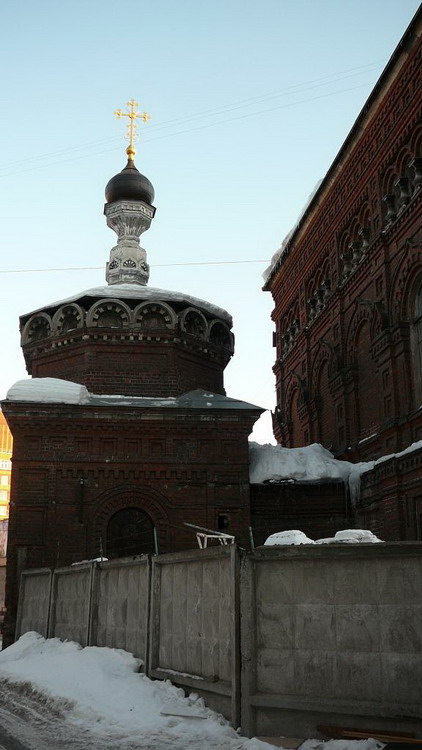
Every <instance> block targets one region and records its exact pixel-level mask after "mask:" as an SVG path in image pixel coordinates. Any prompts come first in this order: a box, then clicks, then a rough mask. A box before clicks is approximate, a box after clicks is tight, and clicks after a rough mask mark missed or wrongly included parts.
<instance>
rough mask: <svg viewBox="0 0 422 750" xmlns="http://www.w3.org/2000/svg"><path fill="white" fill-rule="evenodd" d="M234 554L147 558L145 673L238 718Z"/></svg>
mask: <svg viewBox="0 0 422 750" xmlns="http://www.w3.org/2000/svg"><path fill="white" fill-rule="evenodd" d="M237 565H238V552H237V548H236V547H235V546H231V547H226V548H220V547H219V548H215V547H214V548H210V549H206V550H202V551H201V552H199V551H198V550H193V551H189V552H184V553H176V554H171V555H162V556H160V557H157V558H154V559H153V576H152V581H153V584H152V613H151V645H150V674H151V676H153V677H160V678H165V677H168V678H169V679H172V680H173V682H176V683H177V684H178V685H181V686H183V687H185V688H187V689H189V688H193V689H194V690H195V691H196V692H200V694H201V695H204V696H205V697H206V699H207V701H208V703H209V705H210V706H212V707H214V708H216V709H217V710H219V711H222V712H223V713H224V714H225V715H226V716H229V717H230V718H231V720H232V721H233V722H234V723H236V721H237V720H238V716H239V632H238V593H237V588H238V575H237Z"/></svg>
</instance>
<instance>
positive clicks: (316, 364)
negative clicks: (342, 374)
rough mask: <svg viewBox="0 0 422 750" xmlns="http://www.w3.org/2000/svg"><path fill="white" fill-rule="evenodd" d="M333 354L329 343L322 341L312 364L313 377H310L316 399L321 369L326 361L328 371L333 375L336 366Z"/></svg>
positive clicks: (312, 391) (312, 393)
mask: <svg viewBox="0 0 422 750" xmlns="http://www.w3.org/2000/svg"><path fill="white" fill-rule="evenodd" d="M332 360H333V356H332V351H330V349H329V347H328V346H327V344H326V343H325V342H323V341H320V342H319V344H318V348H317V351H316V354H315V355H314V359H313V362H312V364H311V368H310V370H311V377H310V383H311V396H312V398H313V399H314V398H315V395H316V392H317V383H318V379H319V373H320V371H321V367H322V365H323V364H324V362H327V363H328V372H329V374H330V375H331V374H332V371H333V367H334V363H333V361H332Z"/></svg>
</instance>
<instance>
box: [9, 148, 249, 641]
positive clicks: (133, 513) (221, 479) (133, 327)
mask: <svg viewBox="0 0 422 750" xmlns="http://www.w3.org/2000/svg"><path fill="white" fill-rule="evenodd" d="M133 155H134V151H133V150H132V149H131V147H129V149H128V156H129V160H128V163H127V165H126V167H125V168H124V169H123V170H122V172H120V173H119V174H117V175H116V176H115V177H113V178H112V179H111V180H110V181H109V183H108V185H107V187H106V204H105V209H104V213H105V216H106V219H107V224H108V226H110V227H111V228H112V229H113V230H114V231H115V232H116V234H117V237H118V239H117V244H116V245H115V247H113V248H112V250H111V253H110V260H109V262H108V263H107V268H106V279H107V282H108V284H107V285H106V286H101V287H98V288H95V289H89V290H86V291H83V292H80V293H79V294H75V295H74V296H73V297H71V298H69V299H66V300H61V301H58V302H52V303H49V304H47V305H45V306H43V307H42V308H40V309H39V310H36V311H35V312H30V313H28V314H26V315H23V316H22V317H21V320H20V327H21V342H22V349H23V353H24V356H25V361H26V366H27V370H28V373H29V374H30V375H32V379H29V380H23V381H19V382H18V383H17V384H15V385H14V386H12V388H11V389H10V390H9V392H8V394H7V398H6V400H5V401H3V403H2V408H3V413H4V415H5V417H6V419H7V422H8V424H9V426H10V429H11V431H12V434H13V441H14V448H13V472H12V488H11V503H10V525H9V541H8V562H7V590H6V603H7V611H8V614H7V618H8V619H7V629H8V633H6V638H5V640H6V643H7V642H9V639H10V638H13V629H14V620H15V612H16V600H17V590H18V580H19V573H20V571H21V570H22V569H23V568H26V567H40V566H51V567H55V566H58V565H59V566H61V565H69V564H71V563H73V562H75V561H79V560H83V559H87V558H96V557H98V556H100V555H101V556H102V555H104V556H105V557H108V558H111V557H122V556H128V555H136V554H140V553H143V552H158V551H159V552H162V553H163V552H171V551H174V550H176V549H186V548H189V547H194V546H197V541H196V538H195V534H194V532H193V531H192V530H189V529H188V528H187V527H186V526H184V523H185V522H189V523H192V524H196V525H199V526H203V527H207V528H211V529H220V530H224V531H226V532H228V533H229V534H233V535H235V537H236V541H238V542H239V543H241V544H243V545H246V544H247V543H248V540H249V527H250V524H251V520H250V497H249V493H250V487H249V450H248V435H249V434H250V432H251V430H252V427H253V424H254V422H255V421H256V420H257V418H258V417H259V416H260V414H261V413H262V411H263V409H261V408H259V407H257V406H254V405H252V404H248V403H245V402H243V401H237V400H235V399H232V398H228V397H227V396H226V395H225V390H224V385H223V371H224V368H225V367H226V365H227V364H228V362H229V360H230V358H231V356H232V354H233V351H234V337H233V334H232V332H231V328H232V319H231V317H230V315H229V314H228V313H227V312H226V311H225V310H222V309H220V308H218V307H216V306H215V305H213V304H210V303H208V302H205V301H203V300H199V299H196V298H194V297H191V296H189V295H186V294H183V293H175V292H170V291H165V290H162V289H153V288H151V287H148V286H147V281H148V276H149V267H148V264H147V261H146V253H145V250H144V249H143V248H141V246H140V244H139V237H140V235H141V233H142V232H144V231H145V230H147V229H148V228H149V226H150V224H151V221H152V219H153V217H154V213H155V208H154V207H153V200H154V189H153V187H152V185H151V183H150V181H149V180H148V179H147V178H146V177H144V176H143V175H142V174H140V172H139V171H138V170H137V169H136V167H135V164H134V161H133Z"/></svg>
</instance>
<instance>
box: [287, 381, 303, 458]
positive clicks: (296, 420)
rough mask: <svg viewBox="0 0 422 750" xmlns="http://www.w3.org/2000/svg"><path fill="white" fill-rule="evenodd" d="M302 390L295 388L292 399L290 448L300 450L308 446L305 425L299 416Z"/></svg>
mask: <svg viewBox="0 0 422 750" xmlns="http://www.w3.org/2000/svg"><path fill="white" fill-rule="evenodd" d="M299 408H300V390H299V388H295V390H294V391H293V393H292V396H291V399H290V413H289V417H290V425H289V427H290V446H289V447H290V448H300V446H302V445H306V440H305V434H304V430H303V425H302V422H301V420H300V416H299Z"/></svg>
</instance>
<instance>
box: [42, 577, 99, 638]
mask: <svg viewBox="0 0 422 750" xmlns="http://www.w3.org/2000/svg"><path fill="white" fill-rule="evenodd" d="M94 571H95V568H94V566H93V565H92V564H87V565H84V566H82V565H81V566H79V565H78V566H75V567H72V568H58V569H57V570H55V571H54V573H53V580H52V589H51V604H50V617H49V625H48V636H49V638H62V639H63V640H65V639H67V640H69V641H76V642H77V643H80V644H81V646H87V645H88V643H89V640H90V625H91V592H92V584H93V575H94Z"/></svg>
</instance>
